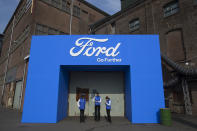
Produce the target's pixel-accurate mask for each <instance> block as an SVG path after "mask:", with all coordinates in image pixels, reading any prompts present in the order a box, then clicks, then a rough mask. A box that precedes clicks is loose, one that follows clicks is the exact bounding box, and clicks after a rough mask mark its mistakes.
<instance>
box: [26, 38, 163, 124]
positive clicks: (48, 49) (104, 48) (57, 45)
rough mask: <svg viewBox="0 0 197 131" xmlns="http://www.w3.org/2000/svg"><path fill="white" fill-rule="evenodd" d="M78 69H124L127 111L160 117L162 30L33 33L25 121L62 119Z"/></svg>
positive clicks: (143, 118)
mask: <svg viewBox="0 0 197 131" xmlns="http://www.w3.org/2000/svg"><path fill="white" fill-rule="evenodd" d="M73 70H75V71H124V72H125V105H126V117H127V118H128V119H129V120H130V121H131V122H132V123H159V122H160V118H159V109H160V108H164V107H165V104H164V91H163V81H162V70H161V58H160V47H159V36H158V35H61V36H33V37H32V43H31V50H30V60H29V68H28V77H27V85H26V91H25V101H24V108H23V115H22V122H23V123H56V122H58V121H60V120H62V119H64V118H65V117H66V116H67V108H68V100H67V98H68V79H69V75H68V72H69V71H73ZM73 104H75V103H73Z"/></svg>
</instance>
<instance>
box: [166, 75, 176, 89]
mask: <svg viewBox="0 0 197 131" xmlns="http://www.w3.org/2000/svg"><path fill="white" fill-rule="evenodd" d="M179 81H180V80H179V77H175V78H173V79H171V80H169V81H167V82H164V83H163V87H164V88H168V87H172V86H175V85H176V84H178V82H179Z"/></svg>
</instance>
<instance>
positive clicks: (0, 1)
mask: <svg viewBox="0 0 197 131" xmlns="http://www.w3.org/2000/svg"><path fill="white" fill-rule="evenodd" d="M19 1H20V0H0V16H1V17H0V33H3V31H4V29H5V27H6V25H7V24H8V22H9V20H10V18H11V17H12V14H13V13H14V11H15V9H16V7H17V5H18V3H19ZM86 1H87V2H89V3H91V4H93V5H95V6H96V7H98V8H100V9H102V10H104V11H105V12H107V13H108V14H110V15H112V14H114V13H116V12H118V11H119V10H120V0H86Z"/></svg>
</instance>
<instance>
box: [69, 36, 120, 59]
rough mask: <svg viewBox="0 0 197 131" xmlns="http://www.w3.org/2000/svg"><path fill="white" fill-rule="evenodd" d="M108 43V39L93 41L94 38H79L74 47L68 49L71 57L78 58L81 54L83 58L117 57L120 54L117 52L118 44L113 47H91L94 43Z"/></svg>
mask: <svg viewBox="0 0 197 131" xmlns="http://www.w3.org/2000/svg"><path fill="white" fill-rule="evenodd" d="M106 41H108V39H95V38H88V37H87V38H86V37H85V38H79V39H78V40H77V41H76V42H75V45H76V47H72V48H71V49H70V55H71V56H79V55H80V54H83V55H85V56H93V55H94V56H99V55H100V54H104V55H106V56H112V57H115V56H117V55H118V54H119V53H120V52H119V51H117V50H118V48H119V47H120V43H118V44H117V45H116V46H115V47H108V48H107V47H93V45H94V42H100V43H104V42H106Z"/></svg>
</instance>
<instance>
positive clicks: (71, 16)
mask: <svg viewBox="0 0 197 131" xmlns="http://www.w3.org/2000/svg"><path fill="white" fill-rule="evenodd" d="M73 3H74V0H72V2H71V8H70V35H72V20H73Z"/></svg>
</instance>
